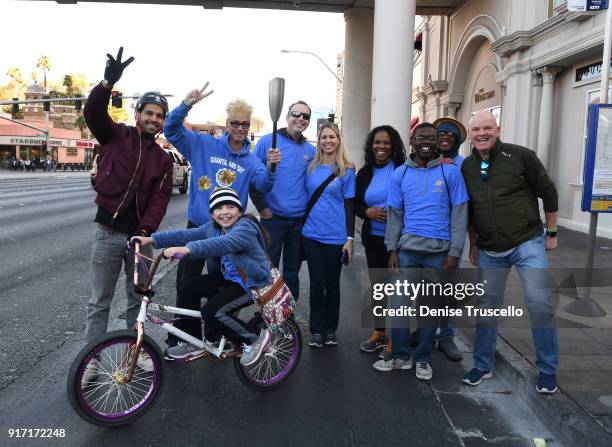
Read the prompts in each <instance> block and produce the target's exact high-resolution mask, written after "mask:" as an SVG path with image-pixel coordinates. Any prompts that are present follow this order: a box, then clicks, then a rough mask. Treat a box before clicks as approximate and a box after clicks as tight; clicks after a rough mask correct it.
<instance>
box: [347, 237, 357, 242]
mask: <svg viewBox="0 0 612 447" xmlns="http://www.w3.org/2000/svg"><path fill="white" fill-rule="evenodd" d="M346 240H347V241H354V240H355V238H354V237H352V236H347V238H346Z"/></svg>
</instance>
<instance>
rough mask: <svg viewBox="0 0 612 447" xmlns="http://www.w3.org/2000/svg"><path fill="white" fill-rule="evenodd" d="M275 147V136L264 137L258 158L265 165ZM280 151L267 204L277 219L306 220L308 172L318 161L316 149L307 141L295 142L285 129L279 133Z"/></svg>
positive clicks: (257, 151)
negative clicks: (273, 137)
mask: <svg viewBox="0 0 612 447" xmlns="http://www.w3.org/2000/svg"><path fill="white" fill-rule="evenodd" d="M271 147H272V134H268V135H264V136H263V137H261V139H260V140H259V141H258V142H257V144H256V145H255V149H254V152H255V155H256V156H257V157H258V158H259V159H260V160H261V161H264V160H266V157H267V156H268V150H269V149H270V148H271ZM276 147H277V149H278V150H279V151H280V153H281V157H282V158H281V162H280V164H279V165H278V166H277V168H276V179H275V181H274V185H273V186H272V189H271V190H270V191H269V192H268V193H265V194H264V195H265V202H266V204H267V206H268V207H269V208H270V210H271V211H272V214H274V215H276V216H282V217H290V218H297V217H303V216H304V212H305V211H306V205H307V204H308V193H307V192H306V169H307V168H308V165H309V164H310V162H311V161H312V159H313V158H314V154H315V148H314V146H313V145H312V144H310V143H309V142H308V141H306V140H305V139H303V140H300V141H295V140H292V139H291V138H289V136H288V135H287V132H286V130H285V129H280V130H279V131H278V135H277V139H276Z"/></svg>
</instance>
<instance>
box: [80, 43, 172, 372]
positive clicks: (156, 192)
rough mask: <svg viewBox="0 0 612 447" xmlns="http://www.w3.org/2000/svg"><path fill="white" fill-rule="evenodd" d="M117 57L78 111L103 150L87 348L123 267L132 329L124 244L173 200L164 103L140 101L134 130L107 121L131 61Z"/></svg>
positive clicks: (103, 323)
mask: <svg viewBox="0 0 612 447" xmlns="http://www.w3.org/2000/svg"><path fill="white" fill-rule="evenodd" d="M122 54H123V47H122V48H120V49H119V53H118V54H117V59H115V58H113V57H112V56H111V55H110V54H107V56H108V61H107V62H106V69H105V71H104V80H103V81H102V82H101V83H100V84H98V85H97V86H96V87H94V89H93V90H92V91H91V93H90V95H89V98H88V99H87V103H86V104H85V108H84V110H83V115H84V117H85V121H86V122H87V126H88V127H89V129H90V130H91V132H92V133H93V134H94V136H95V137H96V139H97V140H98V142H99V143H100V145H101V146H102V149H101V150H100V156H99V157H98V172H97V175H96V186H95V190H96V192H97V195H96V204H97V205H98V211H97V213H96V217H95V219H94V221H95V222H96V223H97V231H96V238H95V241H94V244H93V249H92V270H91V271H92V274H91V296H90V298H89V303H88V305H87V325H86V328H85V342H86V343H88V342H90V341H92V340H94V339H96V338H97V337H99V336H100V335H103V334H104V333H105V332H106V328H107V323H108V315H109V312H110V305H111V301H112V299H113V295H114V291H115V285H116V283H117V279H118V278H119V273H120V271H121V267H122V265H123V266H124V270H125V276H126V282H125V288H126V293H127V313H126V324H127V327H128V329H131V328H132V327H133V326H134V323H135V322H136V317H137V316H138V310H139V306H140V301H141V300H140V299H139V298H138V296H137V295H136V293H135V292H134V284H133V272H134V256H133V254H128V253H126V242H127V240H128V239H129V238H130V237H131V236H134V235H141V236H149V235H150V234H151V233H153V232H154V231H156V230H157V227H158V226H159V223H160V222H161V220H162V218H163V217H164V215H165V214H166V207H167V206H168V201H169V200H170V196H171V194H172V160H171V158H170V156H169V155H168V154H166V152H164V150H163V149H162V148H161V147H159V146H158V145H157V144H156V143H155V137H156V136H157V134H158V133H159V132H161V130H162V126H163V123H164V119H165V118H166V115H167V113H168V103H167V101H166V98H164V97H163V96H162V95H161V94H159V93H157V92H149V93H145V94H144V95H142V96H141V97H140V99H139V100H138V102H137V104H136V117H135V118H136V126H135V127H134V126H127V125H125V124H117V123H115V122H113V120H112V119H111V117H110V116H109V115H108V100H109V98H110V96H111V90H112V88H113V85H114V84H115V83H116V82H117V81H119V79H120V78H121V74H122V73H123V70H124V69H125V67H127V66H128V65H129V64H130V63H131V62H132V61H133V60H134V58H133V57H130V58H129V59H128V60H126V61H125V62H123V63H122V62H121V56H122ZM92 364H93V362H92ZM89 373H90V374H91V373H94V374H95V372H93V371H90V372H89Z"/></svg>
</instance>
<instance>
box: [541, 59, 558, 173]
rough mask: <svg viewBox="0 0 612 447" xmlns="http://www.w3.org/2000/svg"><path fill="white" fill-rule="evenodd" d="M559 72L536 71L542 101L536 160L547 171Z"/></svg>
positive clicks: (556, 70)
mask: <svg viewBox="0 0 612 447" xmlns="http://www.w3.org/2000/svg"><path fill="white" fill-rule="evenodd" d="M560 71H561V68H558V67H542V68H540V69H539V70H538V73H539V74H541V75H542V101H541V102H540V123H539V129H538V158H539V159H540V161H541V162H542V164H543V165H544V167H545V168H546V169H548V161H549V158H550V143H551V140H552V132H553V129H552V123H553V112H554V111H553V99H554V93H555V77H556V76H557V73H559V72H560Z"/></svg>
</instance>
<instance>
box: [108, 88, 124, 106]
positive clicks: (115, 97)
mask: <svg viewBox="0 0 612 447" xmlns="http://www.w3.org/2000/svg"><path fill="white" fill-rule="evenodd" d="M111 105H112V106H113V107H115V108H116V109H120V108H121V107H123V98H122V97H121V92H118V91H117V90H113V91H112V92H111Z"/></svg>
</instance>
